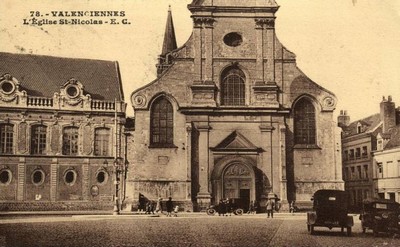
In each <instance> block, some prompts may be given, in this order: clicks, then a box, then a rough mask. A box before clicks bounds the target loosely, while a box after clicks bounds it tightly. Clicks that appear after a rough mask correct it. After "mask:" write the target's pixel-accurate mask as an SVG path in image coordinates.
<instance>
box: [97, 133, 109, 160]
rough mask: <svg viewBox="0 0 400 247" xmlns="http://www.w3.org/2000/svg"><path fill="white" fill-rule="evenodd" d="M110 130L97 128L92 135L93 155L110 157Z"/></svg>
mask: <svg viewBox="0 0 400 247" xmlns="http://www.w3.org/2000/svg"><path fill="white" fill-rule="evenodd" d="M109 145H110V129H107V128H98V129H96V130H95V133H94V155H96V156H110V152H109V150H110V146H109Z"/></svg>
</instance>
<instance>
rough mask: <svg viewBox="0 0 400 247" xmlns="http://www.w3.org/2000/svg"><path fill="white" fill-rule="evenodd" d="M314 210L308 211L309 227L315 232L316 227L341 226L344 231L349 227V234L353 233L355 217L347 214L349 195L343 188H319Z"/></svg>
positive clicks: (315, 194)
mask: <svg viewBox="0 0 400 247" xmlns="http://www.w3.org/2000/svg"><path fill="white" fill-rule="evenodd" d="M311 200H313V211H311V212H307V229H308V231H309V232H310V234H315V230H314V228H315V227H328V228H329V229H332V228H334V227H340V228H341V230H342V232H343V230H344V228H346V229H347V236H350V235H351V227H352V226H353V225H354V221H353V217H352V216H349V215H347V213H348V211H347V205H348V204H347V201H348V195H347V193H346V192H344V191H341V190H318V191H316V192H315V193H314V196H313V198H312V199H311Z"/></svg>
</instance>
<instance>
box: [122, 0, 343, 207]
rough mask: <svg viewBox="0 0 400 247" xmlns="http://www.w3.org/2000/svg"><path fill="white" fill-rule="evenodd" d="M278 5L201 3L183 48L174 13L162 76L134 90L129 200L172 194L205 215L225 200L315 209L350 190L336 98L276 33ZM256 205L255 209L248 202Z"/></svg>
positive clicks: (195, 5) (230, 0)
mask: <svg viewBox="0 0 400 247" xmlns="http://www.w3.org/2000/svg"><path fill="white" fill-rule="evenodd" d="M278 8H279V6H278V5H277V4H276V3H275V1H273V0H269V1H267V0H253V1H236V0H214V1H211V0H194V1H193V2H192V3H191V4H189V5H188V9H189V10H190V11H191V13H192V16H191V17H192V19H193V32H192V35H191V36H190V38H189V39H188V41H187V42H186V43H185V44H184V45H183V46H181V47H179V48H177V45H176V40H175V34H174V28H173V23H172V15H171V12H170V11H169V14H168V20H167V27H166V33H165V39H164V45H163V50H162V54H161V55H160V57H159V63H158V64H157V72H158V78H157V79H156V80H154V81H153V82H151V83H149V84H147V85H146V86H144V87H142V88H139V89H138V90H136V91H134V92H133V93H132V95H131V102H132V105H133V108H134V110H135V128H134V129H133V130H132V132H131V134H132V135H131V137H130V138H129V139H128V160H129V162H130V168H129V171H128V174H127V184H126V186H127V190H126V193H127V200H128V201H129V202H131V203H132V204H133V205H136V203H137V200H138V198H139V194H142V195H144V196H145V197H147V198H149V199H151V200H153V199H154V200H156V199H157V198H159V197H163V198H165V197H169V196H171V197H172V198H173V199H174V200H175V201H177V202H179V203H181V204H182V205H183V207H184V208H185V209H188V210H192V209H193V210H201V209H203V208H204V207H206V206H208V205H209V204H210V203H217V202H218V201H219V200H220V199H222V198H237V199H240V200H241V201H242V202H244V203H245V204H246V203H249V202H250V201H254V200H256V201H258V202H259V203H260V205H261V206H263V205H264V203H265V201H266V198H267V197H268V196H270V195H271V194H275V195H276V196H277V197H279V198H280V199H281V200H282V202H284V204H285V203H286V202H287V201H288V200H289V201H292V200H296V202H297V203H298V204H299V205H300V204H302V203H304V204H309V203H310V198H311V196H312V194H313V193H314V192H315V191H316V190H318V189H323V188H324V189H343V181H342V173H341V171H342V170H341V165H340V163H341V151H340V136H339V135H338V133H339V131H337V128H336V124H335V122H334V121H333V115H332V114H333V111H334V109H335V106H336V97H335V95H334V94H333V93H331V92H330V91H328V90H326V89H324V88H322V87H321V86H319V85H318V84H316V83H315V82H313V81H312V80H311V79H309V78H308V77H307V76H306V75H305V74H304V73H302V72H301V71H300V69H298V68H297V66H296V57H295V55H294V54H293V53H292V52H290V51H289V50H288V49H286V48H285V47H284V46H283V45H282V44H281V43H280V42H279V40H278V39H277V37H276V35H275V21H276V19H275V13H276V11H277V10H278ZM247 205H248V204H247Z"/></svg>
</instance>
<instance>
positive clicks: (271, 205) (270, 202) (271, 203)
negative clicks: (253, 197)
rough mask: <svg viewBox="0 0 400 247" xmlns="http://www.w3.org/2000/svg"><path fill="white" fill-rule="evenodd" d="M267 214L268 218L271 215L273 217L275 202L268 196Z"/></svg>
mask: <svg viewBox="0 0 400 247" xmlns="http://www.w3.org/2000/svg"><path fill="white" fill-rule="evenodd" d="M266 206H267V214H268V218H269V216H270V215H271V218H274V207H275V203H274V201H273V200H272V199H271V198H270V199H268V201H267V204H266Z"/></svg>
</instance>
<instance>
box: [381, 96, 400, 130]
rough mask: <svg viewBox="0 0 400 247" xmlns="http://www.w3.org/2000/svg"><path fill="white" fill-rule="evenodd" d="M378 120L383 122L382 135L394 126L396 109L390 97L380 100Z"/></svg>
mask: <svg viewBox="0 0 400 247" xmlns="http://www.w3.org/2000/svg"><path fill="white" fill-rule="evenodd" d="M380 108H381V109H380V118H381V121H382V122H383V133H386V132H387V131H388V130H389V129H390V128H392V127H394V126H396V107H395V104H394V102H393V101H392V96H390V95H389V96H388V99H387V100H386V99H385V97H383V98H382V102H381V103H380Z"/></svg>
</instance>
